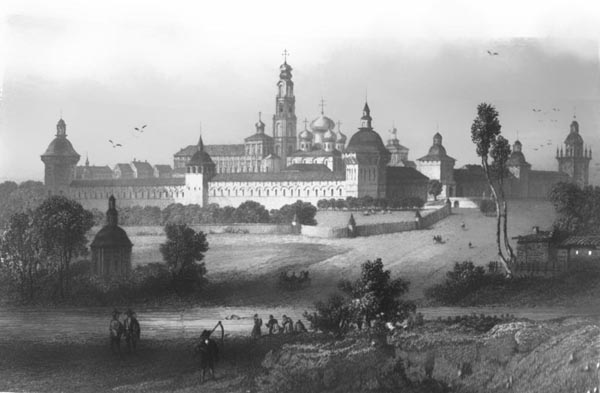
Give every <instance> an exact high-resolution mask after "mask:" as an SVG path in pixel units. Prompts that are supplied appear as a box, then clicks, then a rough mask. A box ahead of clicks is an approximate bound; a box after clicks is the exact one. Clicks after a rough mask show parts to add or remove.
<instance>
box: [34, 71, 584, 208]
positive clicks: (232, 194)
mask: <svg viewBox="0 0 600 393" xmlns="http://www.w3.org/2000/svg"><path fill="white" fill-rule="evenodd" d="M279 71H280V73H279V81H278V83H277V92H276V95H275V113H274V115H273V117H272V134H271V135H268V134H267V133H266V132H265V128H266V125H265V123H264V122H263V121H262V115H261V114H260V113H259V116H258V121H257V123H256V124H255V131H254V133H253V134H251V135H249V136H248V137H246V138H245V139H244V143H243V144H232V145H205V144H204V143H203V140H202V136H200V138H199V140H198V143H197V144H195V145H189V146H186V147H183V148H182V149H180V150H179V151H178V152H176V153H175V154H174V155H173V166H172V167H171V166H170V165H166V164H163V165H151V164H150V163H148V162H142V161H136V160H135V159H134V160H133V161H132V162H129V163H117V164H115V165H114V166H113V167H112V168H111V167H110V166H108V165H107V166H93V165H90V164H89V160H87V159H86V162H85V165H81V166H77V163H78V162H79V160H80V158H81V157H80V155H79V154H78V153H77V152H76V150H75V149H74V147H73V146H72V144H71V142H70V141H69V140H68V138H67V134H66V123H65V122H64V120H63V119H60V120H59V122H58V124H57V132H56V136H55V138H54V140H53V141H52V142H51V143H50V145H49V146H48V148H47V150H46V151H45V152H44V154H42V156H41V159H42V161H43V162H44V166H45V175H44V182H45V185H46V187H47V188H48V193H49V194H63V195H66V196H69V197H71V198H73V199H75V200H77V201H79V202H80V203H82V205H84V207H86V208H97V209H102V208H103V207H104V205H105V201H106V199H107V198H109V197H110V196H111V195H114V197H116V198H118V199H119V201H120V204H121V206H134V205H140V206H158V207H166V206H167V205H169V204H171V203H181V204H199V205H202V206H205V205H207V204H210V203H217V204H219V205H221V206H238V205H239V204H241V203H242V202H244V201H246V200H254V201H256V202H259V203H261V204H263V205H265V206H266V207H267V208H269V209H272V208H279V207H281V206H283V205H285V204H291V203H294V202H295V201H296V200H298V199H301V200H303V201H306V202H311V203H313V204H315V205H316V203H317V202H318V201H319V200H321V199H332V198H334V199H340V198H341V199H345V198H347V197H364V196H370V197H373V198H387V199H395V198H403V197H407V196H417V197H420V198H422V199H427V197H428V195H427V184H428V182H429V180H430V179H436V180H439V181H440V182H441V183H442V186H443V191H442V197H445V198H452V197H477V198H480V197H482V196H486V194H487V195H489V187H488V186H487V182H486V180H485V176H483V170H482V169H481V167H480V166H478V165H468V166H465V167H462V168H458V169H457V168H454V166H455V162H456V160H455V159H454V158H452V157H450V156H449V155H448V154H447V152H446V149H445V148H444V146H443V143H442V135H441V134H440V133H439V132H438V133H436V134H435V135H434V137H433V145H432V146H431V148H430V149H429V151H428V154H426V155H425V156H423V157H421V158H419V159H418V160H416V163H415V162H413V161H410V160H409V159H408V152H409V149H408V148H406V147H404V146H402V145H401V144H400V142H399V140H398V137H397V130H396V128H393V130H392V131H390V134H391V137H390V138H389V139H388V141H387V143H386V144H384V142H383V140H382V138H381V136H380V135H379V133H377V132H376V131H375V130H374V129H373V126H372V117H371V109H370V107H369V105H368V104H367V103H365V105H364V107H363V111H362V117H361V119H360V127H359V129H358V131H357V132H355V133H354V134H353V135H352V136H351V137H350V138H349V141H348V143H346V142H347V140H348V138H347V137H346V135H344V133H343V132H342V131H341V128H340V123H337V130H336V123H335V122H334V121H333V120H332V119H330V118H329V117H327V116H326V115H325V113H324V110H323V106H322V107H321V114H320V115H319V116H318V117H316V118H315V119H314V120H312V121H311V122H310V125H309V122H308V121H307V120H305V121H304V129H303V130H302V131H301V132H300V133H299V134H297V133H296V125H297V118H296V108H295V96H294V83H293V80H292V67H291V66H290V65H289V64H287V62H285V61H284V63H283V64H282V65H281V66H280V68H279ZM521 149H522V146H521V143H520V142H519V141H517V142H515V144H514V146H513V153H512V156H511V159H510V162H509V166H510V173H511V174H510V176H509V179H508V180H507V184H506V193H507V196H508V197H518V198H531V197H545V196H546V195H547V192H548V191H549V189H550V188H551V187H552V185H553V184H554V183H556V182H558V181H575V182H577V183H578V184H580V185H587V181H588V173H589V171H588V167H589V161H590V160H591V149H588V148H584V147H583V139H582V138H581V136H580V135H579V125H578V124H577V122H576V121H574V122H573V124H572V125H571V133H570V134H569V136H568V137H567V139H566V140H565V150H564V152H563V149H562V148H561V149H560V150H557V160H558V162H559V171H557V172H551V171H533V170H531V165H530V164H528V163H527V162H526V160H525V157H524V155H523V153H522V151H521Z"/></svg>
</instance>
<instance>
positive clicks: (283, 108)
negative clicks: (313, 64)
mask: <svg viewBox="0 0 600 393" xmlns="http://www.w3.org/2000/svg"><path fill="white" fill-rule="evenodd" d="M288 55H289V52H288V51H287V50H284V51H283V64H282V65H281V66H280V67H279V82H277V96H276V97H275V114H274V115H273V142H274V145H275V146H274V147H275V154H277V155H278V156H279V157H281V161H282V163H283V165H284V166H286V165H287V157H288V156H290V155H291V154H292V153H293V152H294V149H296V146H297V140H296V97H294V82H293V81H292V67H291V66H290V65H289V64H288V63H287V56H288Z"/></svg>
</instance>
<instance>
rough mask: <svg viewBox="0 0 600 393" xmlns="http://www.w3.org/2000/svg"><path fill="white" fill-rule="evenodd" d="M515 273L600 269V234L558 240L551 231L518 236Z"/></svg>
mask: <svg viewBox="0 0 600 393" xmlns="http://www.w3.org/2000/svg"><path fill="white" fill-rule="evenodd" d="M514 239H516V240H517V265H516V266H515V269H514V270H515V273H516V274H518V275H537V274H541V275H544V274H556V273H561V272H566V271H586V270H595V269H600V236H598V235H587V236H569V237H567V238H566V239H564V238H563V239H564V240H561V239H559V238H558V236H556V233H555V232H553V231H540V230H539V228H538V227H534V228H533V233H531V234H527V235H522V236H517V237H515V238H514Z"/></svg>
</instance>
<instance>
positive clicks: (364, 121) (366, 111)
mask: <svg viewBox="0 0 600 393" xmlns="http://www.w3.org/2000/svg"><path fill="white" fill-rule="evenodd" d="M360 120H361V121H360V123H361V128H372V126H371V121H372V120H373V118H372V117H371V108H369V104H368V103H367V102H366V101H365V106H364V107H363V115H362V117H361V119H360Z"/></svg>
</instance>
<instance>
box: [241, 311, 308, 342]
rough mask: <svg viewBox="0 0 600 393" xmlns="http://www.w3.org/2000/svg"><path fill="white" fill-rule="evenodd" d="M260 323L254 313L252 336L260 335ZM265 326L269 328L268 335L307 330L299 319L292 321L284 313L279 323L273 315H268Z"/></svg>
mask: <svg viewBox="0 0 600 393" xmlns="http://www.w3.org/2000/svg"><path fill="white" fill-rule="evenodd" d="M262 325H263V321H262V319H261V318H260V317H259V316H258V314H254V327H253V328H252V337H253V338H259V337H260V336H262V329H261V328H262ZM265 327H266V328H267V329H269V335H273V334H279V333H306V332H307V331H308V330H306V327H305V326H304V323H302V321H301V320H300V319H298V320H297V321H296V323H294V321H293V320H292V318H290V317H288V316H287V315H285V314H284V315H283V316H282V317H281V325H280V324H279V321H277V319H275V317H273V315H269V320H268V321H267V323H266V324H265Z"/></svg>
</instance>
